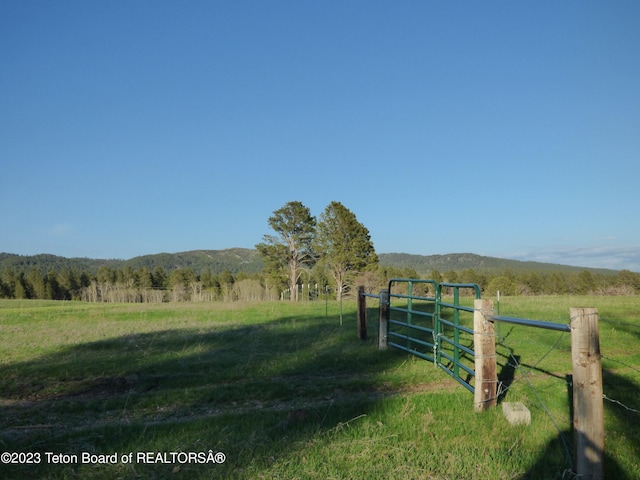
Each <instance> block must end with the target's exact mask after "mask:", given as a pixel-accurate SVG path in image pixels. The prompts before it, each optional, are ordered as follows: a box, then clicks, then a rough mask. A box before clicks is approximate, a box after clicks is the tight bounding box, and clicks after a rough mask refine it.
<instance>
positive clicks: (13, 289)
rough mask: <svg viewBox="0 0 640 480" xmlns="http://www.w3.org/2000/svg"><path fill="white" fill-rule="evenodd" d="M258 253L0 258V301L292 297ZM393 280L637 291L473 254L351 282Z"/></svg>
mask: <svg viewBox="0 0 640 480" xmlns="http://www.w3.org/2000/svg"><path fill="white" fill-rule="evenodd" d="M262 269H263V261H262V259H261V258H260V256H259V255H258V252H257V250H253V249H244V248H232V249H227V250H196V251H191V252H181V253H173V254H169V253H161V254H156V255H145V256H140V257H135V258H132V259H129V260H101V259H89V258H64V257H59V256H55V255H46V254H42V255H33V256H21V255H14V254H8V253H0V298H36V299H38V298H40V299H56V300H71V299H74V300H85V301H101V302H163V301H205V300H207V301H210V300H264V299H278V298H285V297H284V296H286V295H290V292H289V290H288V286H287V284H286V281H285V279H282V282H281V283H277V280H276V283H274V281H273V280H274V279H273V278H270V281H269V282H267V281H266V276H265V275H264V274H263V271H262ZM394 277H404V278H406V277H411V278H431V279H435V280H437V281H446V282H454V283H455V282H458V283H477V284H478V285H480V287H481V288H482V290H483V291H484V292H485V294H487V295H492V294H495V292H496V291H497V290H500V291H501V292H502V293H503V294H505V295H538V294H565V293H599V294H605V295H620V294H634V293H640V274H638V273H635V272H630V271H628V270H623V271H620V272H616V271H613V270H602V269H585V268H579V267H569V266H564V265H553V264H545V263H537V262H519V261H516V260H506V259H500V258H492V257H483V256H480V255H474V254H450V255H431V256H422V255H409V254H399V253H389V254H380V255H379V265H378V267H377V269H374V270H371V271H368V272H366V273H365V274H362V275H360V276H359V277H357V278H353V279H352V284H353V285H355V284H360V285H365V286H366V288H367V289H368V290H369V291H379V289H380V288H383V287H384V286H385V285H386V284H387V283H388V281H389V279H390V278H394ZM298 288H299V289H300V296H301V298H315V297H317V296H318V295H320V294H322V292H325V291H327V289H329V290H331V289H332V288H334V285H333V283H332V280H331V279H330V278H328V277H327V276H326V275H324V274H323V273H322V271H320V270H318V269H315V268H314V269H310V270H308V271H305V273H304V275H303V276H302V277H301V280H300V283H299V284H298Z"/></svg>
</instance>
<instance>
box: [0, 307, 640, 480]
mask: <svg viewBox="0 0 640 480" xmlns="http://www.w3.org/2000/svg"><path fill="white" fill-rule="evenodd" d="M369 303H370V304H371V305H372V307H373V306H376V304H377V302H375V301H374V300H372V299H369ZM572 306H594V307H597V308H598V310H599V314H600V337H601V338H600V340H601V350H602V354H603V371H604V392H605V395H606V397H607V400H605V424H606V440H605V442H606V452H607V457H606V464H605V468H606V473H607V478H616V479H635V478H640V460H639V458H640V427H639V425H640V412H639V411H638V410H640V399H639V398H640V397H639V396H638V393H639V392H640V297H611V298H605V297H518V298H503V299H502V302H501V305H500V308H501V312H500V313H501V314H503V315H509V316H520V317H526V318H532V319H539V320H551V321H555V322H563V323H568V321H569V318H568V317H569V307H572ZM344 308H345V317H344V323H343V325H342V326H341V325H340V323H339V320H338V305H337V304H335V303H329V306H328V315H325V303H324V302H305V303H301V304H298V305H290V304H288V303H279V302H270V303H259V304H228V303H227V304H223V303H192V304H161V305H139V304H127V305H125V304H115V305H114V304H88V303H76V302H73V303H70V302H44V301H43V302H41V301H10V300H4V301H0V336H1V338H2V342H1V344H0V412H1V413H2V415H0V452H16V453H13V455H11V456H9V457H8V458H9V460H15V461H21V462H23V464H17V463H1V464H0V478H8V479H10V478H51V479H63V478H64V479H66V478H68V479H75V478H104V479H107V478H108V479H113V478H171V479H180V478H189V479H192V478H195V479H209V478H289V479H296V478H297V479H307V478H321V479H334V478H335V479H339V478H340V479H341V478H394V479H398V478H416V479H418V478H421V479H422V478H427V479H454V478H456V479H457V478H469V479H495V478H501V479H502V478H515V479H527V478H531V479H539V478H550V479H551V478H558V479H560V478H571V475H570V470H571V459H570V457H571V455H572V448H573V447H572V441H573V438H572V433H571V419H570V407H569V405H570V402H569V397H568V391H569V388H568V386H567V381H566V375H567V374H568V373H570V372H571V361H570V338H569V334H560V333H556V332H550V331H546V330H535V329H525V328H523V327H511V326H505V325H503V326H501V329H500V334H501V336H502V337H503V339H504V340H503V346H502V347H500V348H501V352H502V353H503V355H504V357H503V360H502V372H501V374H502V376H503V378H506V377H505V375H507V374H510V375H507V376H509V377H513V378H512V379H510V380H509V381H508V382H505V385H506V384H509V385H510V386H509V388H508V390H506V392H505V393H504V400H506V401H522V402H524V403H525V404H526V405H527V406H528V407H529V409H530V410H531V414H532V422H531V425H529V426H515V427H513V426H510V425H509V424H508V422H507V421H506V420H505V419H504V417H503V416H502V413H501V410H500V408H498V409H495V410H493V411H489V412H485V413H475V412H474V411H473V395H472V394H471V393H469V391H467V390H466V389H465V388H463V387H462V386H460V385H459V384H458V383H457V382H456V381H454V380H453V379H451V378H450V377H449V376H447V375H446V374H445V373H443V372H442V370H440V369H436V368H434V366H433V364H432V363H429V362H427V361H425V360H421V359H418V358H416V357H412V356H408V355H407V354H406V353H404V352H401V351H398V350H394V349H389V350H387V351H384V352H380V351H378V349H377V340H376V328H377V322H376V321H375V318H376V317H375V314H374V312H375V309H373V308H372V309H371V311H370V313H371V315H370V321H369V340H366V341H361V340H358V339H357V329H356V319H355V303H354V304H351V303H345V306H344ZM513 358H515V359H517V361H518V363H517V365H518V366H517V368H516V364H515V363H514V362H513V360H512V359H513ZM17 452H20V454H21V455H18V453H17ZM220 452H222V453H224V462H222V463H220V462H221V460H222V457H221V456H220V455H219V453H220ZM215 454H218V455H215ZM6 458H7V457H5V456H3V460H5V459H6ZM25 461H31V462H32V463H28V464H24V462H25ZM56 462H58V463H56Z"/></svg>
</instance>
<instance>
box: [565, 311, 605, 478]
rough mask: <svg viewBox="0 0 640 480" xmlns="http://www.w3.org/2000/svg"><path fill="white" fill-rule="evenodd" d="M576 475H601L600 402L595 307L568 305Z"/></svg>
mask: <svg viewBox="0 0 640 480" xmlns="http://www.w3.org/2000/svg"><path fill="white" fill-rule="evenodd" d="M570 315H571V363H572V365H573V431H574V436H575V448H576V451H575V455H576V465H575V468H576V471H575V473H576V475H577V476H578V477H579V478H583V479H589V480H600V479H604V405H603V400H602V366H601V362H600V336H599V334H598V310H597V309H595V308H571V309H570Z"/></svg>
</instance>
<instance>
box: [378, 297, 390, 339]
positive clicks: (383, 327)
mask: <svg viewBox="0 0 640 480" xmlns="http://www.w3.org/2000/svg"><path fill="white" fill-rule="evenodd" d="M388 311H389V290H386V289H385V290H380V320H379V323H378V350H385V349H386V348H387V331H388V326H387V314H388Z"/></svg>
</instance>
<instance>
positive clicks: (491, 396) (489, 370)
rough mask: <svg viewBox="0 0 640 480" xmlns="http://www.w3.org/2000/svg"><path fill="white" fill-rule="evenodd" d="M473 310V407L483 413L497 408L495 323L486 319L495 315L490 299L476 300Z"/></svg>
mask: <svg viewBox="0 0 640 480" xmlns="http://www.w3.org/2000/svg"><path fill="white" fill-rule="evenodd" d="M473 308H474V311H473V346H474V351H475V370H476V375H475V378H476V380H475V388H474V398H473V405H474V408H475V410H476V412H482V411H484V410H488V409H489V408H491V407H495V406H496V403H497V387H498V373H497V366H496V334H495V330H494V326H493V322H492V321H490V320H488V319H487V318H486V317H487V316H489V315H493V302H492V301H491V300H488V299H476V300H474V302H473Z"/></svg>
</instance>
